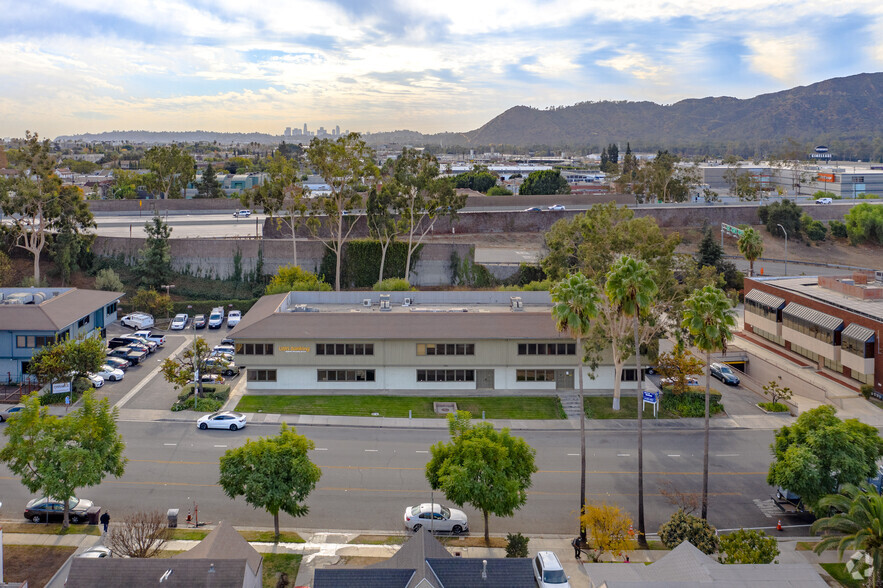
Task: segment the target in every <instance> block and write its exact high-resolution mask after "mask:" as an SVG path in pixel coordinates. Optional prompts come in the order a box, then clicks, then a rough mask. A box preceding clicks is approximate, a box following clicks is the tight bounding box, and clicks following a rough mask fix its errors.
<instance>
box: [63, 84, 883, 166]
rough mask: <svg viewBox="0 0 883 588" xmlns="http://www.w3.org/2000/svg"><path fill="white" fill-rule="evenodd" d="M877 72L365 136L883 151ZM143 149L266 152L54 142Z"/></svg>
mask: <svg viewBox="0 0 883 588" xmlns="http://www.w3.org/2000/svg"><path fill="white" fill-rule="evenodd" d="M881 137H883V73H863V74H858V75H853V76H848V77H842V78H833V79H829V80H825V81H821V82H818V83H815V84H811V85H808V86H800V87H796V88H791V89H789V90H784V91H781V92H774V93H771V94H762V95H759V96H755V97H754V98H748V99H738V98H732V97H725V96H724V97H708V98H693V99H686V100H681V101H679V102H675V103H674V104H656V103H654V102H628V101H601V102H581V103H578V104H574V105H572V106H564V107H556V108H549V109H544V110H541V109H537V108H531V107H528V106H514V107H512V108H510V109H508V110H506V111H505V112H503V113H502V114H500V115H498V116H496V117H495V118H493V119H492V120H490V121H489V122H487V123H486V124H484V125H483V126H481V127H480V128H478V129H475V130H472V131H468V132H465V133H439V134H429V135H427V134H422V133H418V132H415V131H393V132H382V133H370V134H366V135H365V138H366V139H367V140H368V142H369V143H372V144H375V145H376V144H384V143H387V144H390V143H396V144H403V143H405V144H424V145H432V144H435V145H443V146H452V145H460V146H463V147H469V146H489V145H511V146H521V147H525V146H532V145H546V146H551V147H554V146H570V147H593V146H594V147H598V148H600V147H601V146H603V145H606V144H608V143H611V142H619V143H621V142H625V141H629V142H630V143H631V145H632V147H633V148H638V149H656V148H668V147H672V148H677V147H681V148H690V147H693V148H697V147H700V146H703V145H705V146H718V147H719V146H727V145H730V146H732V145H740V146H742V147H743V149H744V148H745V147H748V148H756V146H757V145H759V144H764V145H767V146H769V145H782V144H784V143H785V142H786V141H788V140H793V141H796V142H797V143H799V144H801V145H805V144H830V143H837V144H841V145H843V144H857V143H863V144H864V145H865V149H868V148H871V149H873V148H874V146H873V145H872V144H874V143H881V145H876V147H878V148H881V149H883V139H881ZM62 138H65V139H82V140H129V141H144V142H170V141H172V140H176V141H214V140H217V141H219V142H222V141H223V142H226V143H229V142H248V141H257V142H259V143H270V142H277V141H279V140H281V137H279V136H273V135H266V134H262V133H249V134H244V133H208V132H205V131H195V132H182V133H168V132H166V133H150V132H146V131H137V132H135V131H129V132H116V131H115V132H113V133H99V134H89V135H76V136H68V137H59V139H62Z"/></svg>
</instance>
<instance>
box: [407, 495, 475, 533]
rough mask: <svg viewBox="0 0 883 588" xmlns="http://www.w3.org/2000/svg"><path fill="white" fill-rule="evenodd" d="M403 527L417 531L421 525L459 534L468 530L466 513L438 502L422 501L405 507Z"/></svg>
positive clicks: (433, 529) (434, 529)
mask: <svg viewBox="0 0 883 588" xmlns="http://www.w3.org/2000/svg"><path fill="white" fill-rule="evenodd" d="M404 519H405V528H407V529H408V530H409V531H418V530H420V528H421V527H426V528H427V529H431V530H432V531H433V532H435V531H441V532H444V533H453V534H454V535H459V534H460V533H463V532H465V531H468V530H469V523H468V521H467V520H466V513H465V512H463V511H462V510H458V509H456V508H448V507H446V506H442V505H440V504H438V503H434V504H430V503H429V502H424V503H423V504H418V505H417V506H409V507H408V508H406V509H405V517H404Z"/></svg>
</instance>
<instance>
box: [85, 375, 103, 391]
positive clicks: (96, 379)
mask: <svg viewBox="0 0 883 588" xmlns="http://www.w3.org/2000/svg"><path fill="white" fill-rule="evenodd" d="M86 377H87V378H89V383H90V384H92V387H93V388H101V387H102V386H104V378H102V377H101V376H100V375H98V374H86Z"/></svg>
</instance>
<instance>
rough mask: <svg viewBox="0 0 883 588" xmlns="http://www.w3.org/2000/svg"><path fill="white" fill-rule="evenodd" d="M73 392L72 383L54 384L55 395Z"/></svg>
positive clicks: (53, 391)
mask: <svg viewBox="0 0 883 588" xmlns="http://www.w3.org/2000/svg"><path fill="white" fill-rule="evenodd" d="M70 391H71V383H70V382H56V383H55V384H52V393H53V394H64V393H65V392H70Z"/></svg>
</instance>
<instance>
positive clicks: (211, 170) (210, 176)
mask: <svg viewBox="0 0 883 588" xmlns="http://www.w3.org/2000/svg"><path fill="white" fill-rule="evenodd" d="M196 197H197V198H223V197H224V189H223V187H222V186H221V183H220V182H219V181H218V174H217V172H215V167H214V166H213V165H212V164H211V163H209V164H208V166H206V168H205V171H204V172H202V180H201V181H200V182H199V185H198V186H197V187H196Z"/></svg>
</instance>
